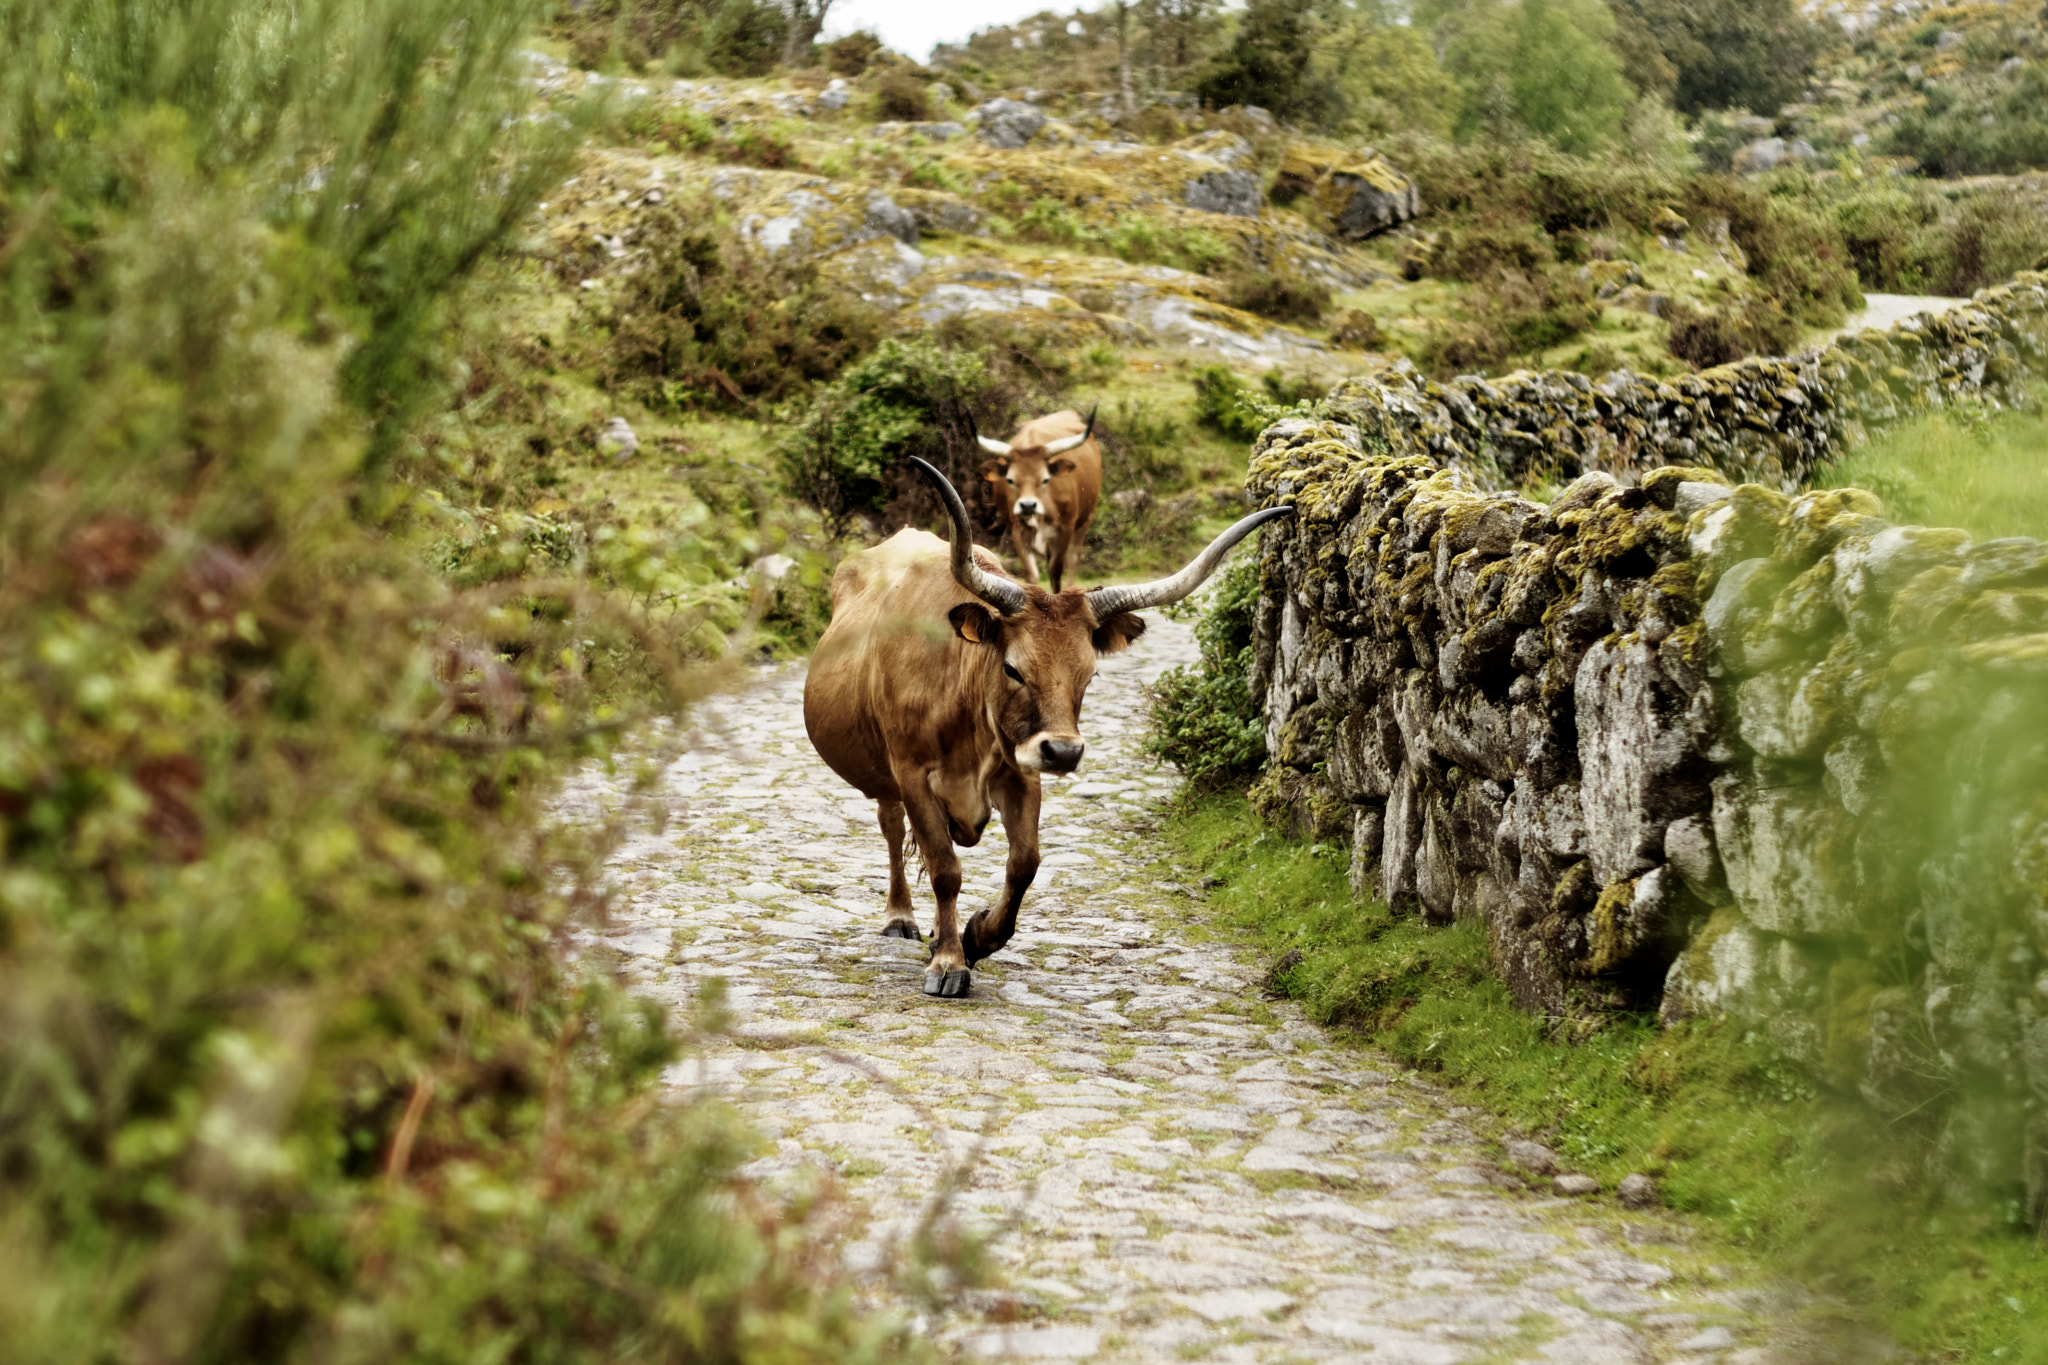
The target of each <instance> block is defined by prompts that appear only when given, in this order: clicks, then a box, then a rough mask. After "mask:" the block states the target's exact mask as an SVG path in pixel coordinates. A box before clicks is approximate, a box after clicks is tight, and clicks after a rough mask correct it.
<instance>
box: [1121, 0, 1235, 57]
mask: <svg viewBox="0 0 2048 1365" xmlns="http://www.w3.org/2000/svg"><path fill="white" fill-rule="evenodd" d="M1217 8H1218V5H1217V0H1142V3H1140V4H1139V6H1138V14H1139V17H1140V18H1141V19H1142V20H1143V21H1144V24H1145V31H1146V33H1147V35H1148V36H1149V38H1150V42H1149V44H1148V46H1149V49H1150V55H1151V57H1152V60H1153V61H1154V62H1155V63H1157V64H1158V65H1160V66H1163V67H1166V68H1167V69H1169V70H1172V71H1185V70H1187V69H1188V67H1189V66H1191V65H1193V63H1194V61H1195V58H1196V56H1197V54H1198V52H1199V50H1200V47H1201V45H1202V43H1203V42H1204V41H1205V40H1206V39H1207V38H1208V36H1209V34H1210V33H1211V31H1212V30H1213V29H1214V28H1215V26H1216V10H1217Z"/></svg>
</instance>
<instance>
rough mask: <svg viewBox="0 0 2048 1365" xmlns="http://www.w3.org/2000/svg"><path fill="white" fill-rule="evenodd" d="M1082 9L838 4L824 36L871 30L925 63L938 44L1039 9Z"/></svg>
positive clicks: (1014, 3) (1069, 3)
mask: <svg viewBox="0 0 2048 1365" xmlns="http://www.w3.org/2000/svg"><path fill="white" fill-rule="evenodd" d="M1082 7H1083V6H1082V5H1078V4H1076V3H1074V0H1065V3H1058V0H1055V3H1050V4H1049V3H1047V0H970V3H964V4H963V3H961V0H839V3H838V4H836V5H834V6H833V7H832V13H831V15H830V16H829V17H828V18H827V19H826V21H825V36H826V37H827V38H837V37H840V36H841V35H843V34H847V33H852V32H853V31H854V30H856V29H863V28H869V29H873V30H874V31H875V33H876V34H877V35H878V36H879V37H880V38H881V40H882V41H883V43H885V44H886V45H888V46H889V47H893V48H895V49H896V50H897V51H898V52H901V53H903V54H904V55H905V56H909V57H915V58H917V60H919V61H924V60H925V59H926V58H928V57H930V56H931V52H932V44H934V43H958V42H965V41H966V39H967V36H968V35H969V34H971V33H973V32H974V31H975V30H976V29H984V28H992V27H994V26H995V25H998V24H1011V23H1015V22H1016V21H1017V20H1019V19H1022V18H1025V17H1026V16H1027V15H1032V14H1036V13H1038V12H1039V11H1040V10H1045V9H1049V10H1052V11H1053V12H1055V13H1065V12H1070V11H1072V10H1074V9H1078V8H1082Z"/></svg>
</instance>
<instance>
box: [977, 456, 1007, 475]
mask: <svg viewBox="0 0 2048 1365" xmlns="http://www.w3.org/2000/svg"><path fill="white" fill-rule="evenodd" d="M981 477H983V478H984V479H1000V478H1001V477H1003V462H1002V461H1001V460H983V461H982V462H981Z"/></svg>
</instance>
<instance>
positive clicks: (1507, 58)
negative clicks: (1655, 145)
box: [1424, 0, 1635, 154]
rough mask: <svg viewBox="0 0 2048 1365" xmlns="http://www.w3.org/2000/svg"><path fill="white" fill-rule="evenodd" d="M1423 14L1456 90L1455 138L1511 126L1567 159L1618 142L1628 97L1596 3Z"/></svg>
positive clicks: (1471, 2)
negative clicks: (1458, 91) (1458, 94)
mask: <svg viewBox="0 0 2048 1365" xmlns="http://www.w3.org/2000/svg"><path fill="white" fill-rule="evenodd" d="M1424 12H1425V14H1427V15H1428V17H1429V18H1430V19H1431V20H1432V21H1433V23H1434V31H1435V34H1436V39H1437V42H1438V43H1439V45H1440V50H1441V51H1442V52H1443V63H1444V69H1445V70H1446V71H1447V72H1449V73H1450V74H1451V75H1452V76H1453V77H1455V78H1456V79H1457V81H1458V83H1459V86H1460V89H1461V100H1460V105H1459V114H1458V131H1459V133H1460V134H1461V135H1465V136H1470V135H1473V134H1477V133H1481V132H1484V133H1489V134H1491V135H1493V136H1495V137H1501V136H1504V135H1506V136H1512V135H1513V134H1514V133H1515V132H1516V131H1518V130H1519V131H1523V132H1527V133H1533V134H1535V135H1536V136H1538V137H1542V138H1545V139H1547V140H1548V141H1549V142H1550V143H1551V144H1552V145H1554V146H1556V147H1557V148H1558V149H1559V150H1561V151H1565V152H1570V153H1574V154H1583V153H1586V152H1590V151H1594V150H1596V149H1598V148H1600V147H1603V146H1606V145H1607V144H1609V143H1611V142H1613V141H1614V140H1615V138H1616V137H1618V136H1619V134H1620V132H1621V126H1622V119H1623V117H1624V116H1625V115H1626V114H1627V112H1628V108H1629V106H1630V105H1631V104H1632V103H1634V101H1635V91H1634V90H1633V89H1631V88H1630V86H1629V84H1628V82H1627V81H1626V80H1624V79H1622V75H1621V58H1620V57H1618V56H1617V55H1616V54H1615V51H1614V49H1613V47H1611V46H1610V45H1609V42H1608V40H1609V39H1610V38H1611V37H1612V36H1613V34H1614V16H1613V15H1612V14H1610V13H1609V12H1608V10H1607V6H1606V5H1604V4H1602V3H1600V0H1521V3H1519V4H1515V5H1504V4H1501V3H1499V0H1457V3H1449V2H1446V3H1440V4H1436V5H1432V6H1429V7H1427V8H1426V9H1425V11H1424Z"/></svg>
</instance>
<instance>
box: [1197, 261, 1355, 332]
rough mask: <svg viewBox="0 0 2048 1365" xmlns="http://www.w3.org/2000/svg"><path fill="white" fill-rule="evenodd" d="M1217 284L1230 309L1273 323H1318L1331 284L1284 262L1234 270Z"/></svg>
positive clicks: (1320, 319)
mask: <svg viewBox="0 0 2048 1365" xmlns="http://www.w3.org/2000/svg"><path fill="white" fill-rule="evenodd" d="M1220 283H1221V285H1222V289H1221V293H1222V295H1223V301H1224V302H1225V303H1227V304H1229V305H1230V306H1231V307H1232V308H1242V309H1243V310H1244V311H1245V312H1247V313H1256V314H1258V315H1259V316H1260V317H1262V318H1271V319H1273V320H1274V321H1275V322H1307V323H1315V322H1320V321H1322V317H1323V313H1324V312H1325V311H1326V310H1327V309H1328V308H1329V306H1330V286H1328V285H1327V284H1324V283H1323V282H1322V281H1320V280H1312V279H1310V278H1308V277H1307V276H1306V275H1303V274H1302V273H1301V272H1300V271H1298V270H1295V269H1293V268H1291V267H1289V266H1286V265H1274V266H1269V267H1267V268H1265V269H1262V270H1249V269H1237V270H1233V271H1230V272H1229V273H1227V274H1225V275H1223V276H1222V277H1221V279H1220Z"/></svg>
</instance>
